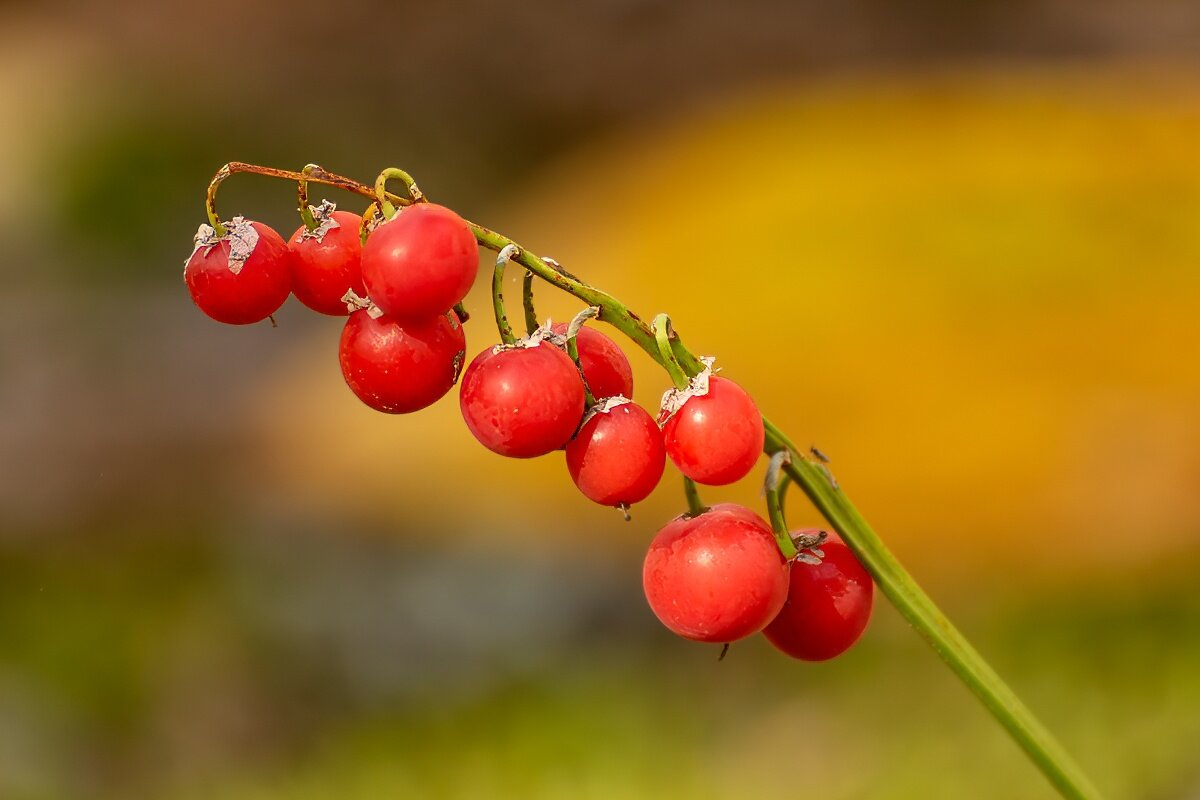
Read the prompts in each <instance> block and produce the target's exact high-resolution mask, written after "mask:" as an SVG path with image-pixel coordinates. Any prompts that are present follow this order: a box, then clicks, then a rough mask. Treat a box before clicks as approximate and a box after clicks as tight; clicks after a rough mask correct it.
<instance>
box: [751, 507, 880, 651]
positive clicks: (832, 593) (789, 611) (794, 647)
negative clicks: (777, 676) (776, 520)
mask: <svg viewBox="0 0 1200 800" xmlns="http://www.w3.org/2000/svg"><path fill="white" fill-rule="evenodd" d="M816 532H817V531H816V529H811V530H801V531H796V533H816ZM821 551H822V552H823V553H825V557H824V558H823V559H822V560H821V563H820V564H805V563H803V562H800V561H793V562H792V569H791V582H790V585H789V587H788V598H787V602H786V603H784V606H783V610H782V611H780V612H779V616H777V617H776V618H775V619H774V620H772V621H771V624H770V625H768V626H767V627H766V628H765V629H764V630H763V635H764V636H766V637H767V640H768V641H769V642H770V643H771V644H773V645H775V646H776V647H777V648H779V649H780V650H782V651H783V652H784V653H787V654H788V655H789V656H791V657H792V658H799V659H801V660H804V661H825V660H827V659H830V658H833V657H834V656H838V655H841V654H842V653H844V652H845V651H846V650H848V649H849V648H850V646H851V645H853V644H854V643H855V642H856V641H858V637H859V636H861V635H862V632H863V631H864V630H866V627H867V622H868V621H870V619H871V607H872V605H873V603H874V597H875V585H874V584H873V583H872V582H871V575H870V573H868V572H867V570H866V569H865V568H864V567H863V565H862V564H860V563H859V561H858V559H857V558H855V557H854V553H853V552H852V551H851V550H850V548H849V547H847V546H846V543H845V542H843V541H842V540H841V539H840V538H839V537H838V536H837V534H830V538H829V539H827V540H826V541H825V543H824V544H822V545H821Z"/></svg>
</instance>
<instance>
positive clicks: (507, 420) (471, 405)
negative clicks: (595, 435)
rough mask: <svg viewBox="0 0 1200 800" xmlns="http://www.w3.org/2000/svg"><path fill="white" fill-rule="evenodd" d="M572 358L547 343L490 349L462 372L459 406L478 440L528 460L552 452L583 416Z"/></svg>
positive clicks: (492, 449)
mask: <svg viewBox="0 0 1200 800" xmlns="http://www.w3.org/2000/svg"><path fill="white" fill-rule="evenodd" d="M583 405H584V394H583V381H582V380H580V378H579V370H578V369H577V368H576V367H575V362H574V361H572V360H571V359H570V357H568V356H567V354H566V353H564V352H563V351H562V350H559V349H558V348H557V347H555V346H554V345H552V344H548V343H546V342H541V343H538V344H536V345H533V346H532V347H512V348H504V349H501V350H499V351H496V350H495V349H494V348H491V347H489V348H488V349H486V350H484V351H483V352H482V353H480V354H479V355H478V356H476V357H475V359H474V360H473V361H472V362H471V365H470V366H469V367H467V371H466V372H465V373H464V374H463V379H462V386H461V388H460V393H459V406H460V408H461V409H462V415H463V419H464V420H465V421H466V423H467V428H469V429H470V431H471V433H472V434H473V435H474V436H475V438H476V439H478V440H479V442H480V443H481V444H482V445H483V446H484V447H486V448H487V449H489V450H491V451H492V452H493V453H499V454H500V455H502V456H511V457H513V458H533V457H534V456H540V455H545V454H546V453H549V452H551V451H553V450H557V449H559V448H560V447H562V446H563V445H565V444H566V443H567V440H568V439H570V438H571V436H572V434H574V433H575V429H576V427H578V425H579V420H580V419H581V418H582V417H583Z"/></svg>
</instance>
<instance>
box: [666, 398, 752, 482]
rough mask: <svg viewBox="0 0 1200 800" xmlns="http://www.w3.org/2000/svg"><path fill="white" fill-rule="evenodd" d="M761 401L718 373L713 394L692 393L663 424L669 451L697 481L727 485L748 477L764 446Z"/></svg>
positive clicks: (682, 468) (677, 462) (688, 474)
mask: <svg viewBox="0 0 1200 800" xmlns="http://www.w3.org/2000/svg"><path fill="white" fill-rule="evenodd" d="M763 436H764V431H763V422H762V415H761V414H760V413H759V411H758V406H756V405H755V404H754V400H753V399H752V398H751V397H750V395H748V394H747V393H746V391H745V390H744V389H743V388H742V387H740V386H738V385H737V384H736V383H734V382H733V381H731V380H729V379H727V378H721V377H719V376H716V375H713V376H711V377H710V378H709V379H708V393H707V394H703V395H696V396H693V397H689V398H688V399H687V401H686V402H685V403H684V404H683V406H682V407H681V408H680V409H679V410H678V411H676V412H675V413H674V414H672V415H671V416H670V418H669V419H667V420H666V422H665V423H663V441H664V442H665V443H666V446H667V455H668V456H670V457H671V460H672V461H674V462H675V466H677V467H679V471H680V472H682V473H683V474H684V475H686V476H688V477H689V478H691V479H692V480H694V481H696V483H704V484H708V485H710V486H722V485H724V484H727V483H733V482H734V481H736V480H739V479H741V478H744V477H745V476H746V475H747V474H749V472H750V470H751V469H753V468H754V465H755V463H757V461H758V457H759V455H760V454H761V453H762V448H763Z"/></svg>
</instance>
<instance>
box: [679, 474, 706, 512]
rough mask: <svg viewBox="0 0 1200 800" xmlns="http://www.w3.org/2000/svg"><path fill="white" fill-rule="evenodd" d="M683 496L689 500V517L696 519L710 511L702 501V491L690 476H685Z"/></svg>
mask: <svg viewBox="0 0 1200 800" xmlns="http://www.w3.org/2000/svg"><path fill="white" fill-rule="evenodd" d="M683 496H684V497H685V498H687V506H688V516H689V517H695V516H699V515H700V514H703V513H704V512H705V511H708V506H706V505H704V502H703V501H702V500H701V499H700V490H699V489H697V488H696V482H695V481H694V480H692V479H691V478H689V477H688V476H686V475H684V476H683Z"/></svg>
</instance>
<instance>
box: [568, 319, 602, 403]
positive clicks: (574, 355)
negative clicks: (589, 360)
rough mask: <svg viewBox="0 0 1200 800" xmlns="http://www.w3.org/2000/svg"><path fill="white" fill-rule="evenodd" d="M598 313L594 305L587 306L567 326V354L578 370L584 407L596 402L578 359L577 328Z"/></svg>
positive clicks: (581, 363)
mask: <svg viewBox="0 0 1200 800" xmlns="http://www.w3.org/2000/svg"><path fill="white" fill-rule="evenodd" d="M599 313H600V309H599V308H597V307H596V306H588V307H587V308H585V309H584V310H583V311H580V312H579V313H578V314H576V315H575V318H574V319H572V320H571V324H570V325H568V326H567V355H569V356H570V357H571V360H572V361H574V362H575V367H576V368H577V369H578V370H579V378H580V380H582V381H583V398H584V403H585V407H586V408H591V407H592V406H594V405H595V404H596V396H595V395H594V394H592V387H591V386H588V382H587V375H586V374H585V373H584V371H583V362H581V361H580V360H579V341H578V340H579V330H580V328H582V327H583V323H585V322H587V321H588V320H589V319H595V317H596V315H597V314H599Z"/></svg>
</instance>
